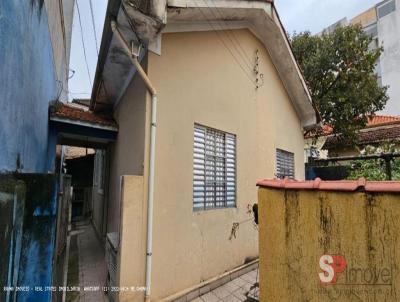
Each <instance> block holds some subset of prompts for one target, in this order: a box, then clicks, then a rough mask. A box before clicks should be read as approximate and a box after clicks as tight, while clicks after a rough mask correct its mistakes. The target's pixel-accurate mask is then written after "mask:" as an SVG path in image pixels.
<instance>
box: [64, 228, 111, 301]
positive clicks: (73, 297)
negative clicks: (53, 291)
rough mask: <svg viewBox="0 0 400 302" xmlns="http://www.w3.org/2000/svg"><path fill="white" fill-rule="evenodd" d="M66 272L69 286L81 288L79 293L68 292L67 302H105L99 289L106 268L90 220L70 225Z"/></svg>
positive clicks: (102, 252)
mask: <svg viewBox="0 0 400 302" xmlns="http://www.w3.org/2000/svg"><path fill="white" fill-rule="evenodd" d="M73 225H74V226H73V230H72V232H71V246H70V257H69V270H68V286H70V287H72V286H80V289H81V290H80V292H73V291H72V292H68V294H67V299H66V301H69V302H74V301H79V302H92V301H93V302H101V301H108V298H107V296H106V294H105V293H104V292H103V290H102V286H105V284H106V277H107V269H106V263H105V254H104V247H103V246H102V244H101V242H100V241H99V239H98V237H97V236H96V233H95V230H94V228H93V226H92V224H91V223H90V222H89V221H81V222H77V223H74V224H73Z"/></svg>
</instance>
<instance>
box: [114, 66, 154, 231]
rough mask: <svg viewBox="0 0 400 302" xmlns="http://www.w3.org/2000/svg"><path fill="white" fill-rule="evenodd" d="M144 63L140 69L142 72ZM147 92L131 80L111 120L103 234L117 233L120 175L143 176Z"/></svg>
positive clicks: (137, 80)
mask: <svg viewBox="0 0 400 302" xmlns="http://www.w3.org/2000/svg"><path fill="white" fill-rule="evenodd" d="M146 64H147V63H146V60H144V64H143V65H144V68H146ZM146 97H147V92H146V88H145V85H144V83H143V81H142V79H141V78H140V77H139V76H135V77H134V78H133V80H132V82H131V83H130V85H129V86H128V88H127V90H126V92H125V94H124V96H123V97H122V99H121V100H120V102H119V103H118V104H117V106H116V108H115V111H114V118H115V120H116V121H117V123H118V126H119V129H118V137H117V140H116V142H115V143H114V144H112V145H111V147H110V150H109V151H110V153H109V155H110V178H109V179H110V181H109V205H108V219H107V232H118V230H119V224H120V200H121V198H120V187H121V176H122V175H143V170H144V156H145V155H144V152H145V146H144V145H145V142H144V141H145V119H146Z"/></svg>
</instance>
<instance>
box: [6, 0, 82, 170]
mask: <svg viewBox="0 0 400 302" xmlns="http://www.w3.org/2000/svg"><path fill="white" fill-rule="evenodd" d="M73 7H74V0H63V1H55V0H29V1H28V0H23V1H21V0H19V1H1V2H0V12H1V17H0V40H1V41H2V42H1V43H0V66H1V70H0V108H1V113H2V118H1V119H0V141H1V142H2V144H0V172H7V171H16V170H17V171H20V172H30V173H45V172H46V173H47V172H49V171H53V170H54V158H55V156H54V152H55V142H54V141H52V140H51V139H49V138H50V137H51V134H50V133H49V125H48V109H49V102H51V101H55V100H62V101H66V100H67V92H68V72H69V69H68V67H69V52H70V44H71V27H72V17H73Z"/></svg>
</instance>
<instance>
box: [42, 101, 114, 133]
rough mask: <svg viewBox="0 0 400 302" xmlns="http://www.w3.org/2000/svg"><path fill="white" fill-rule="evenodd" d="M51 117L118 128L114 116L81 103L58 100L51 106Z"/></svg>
mask: <svg viewBox="0 0 400 302" xmlns="http://www.w3.org/2000/svg"><path fill="white" fill-rule="evenodd" d="M50 117H53V118H54V117H56V118H60V119H65V120H72V121H78V122H86V123H90V124H93V125H101V126H108V127H113V128H118V125H117V123H116V122H115V120H114V119H113V118H112V117H110V116H108V115H105V114H99V113H97V112H96V113H95V112H93V111H90V110H89V109H88V108H87V107H85V106H80V105H72V104H65V103H60V102H57V103H56V104H54V105H52V106H51V107H50Z"/></svg>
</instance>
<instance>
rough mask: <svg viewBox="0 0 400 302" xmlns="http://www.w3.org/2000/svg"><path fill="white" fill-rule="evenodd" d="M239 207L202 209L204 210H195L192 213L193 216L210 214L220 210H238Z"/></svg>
mask: <svg viewBox="0 0 400 302" xmlns="http://www.w3.org/2000/svg"><path fill="white" fill-rule="evenodd" d="M236 209H237V206H232V207H216V208H206V209H204V208H202V209H193V208H192V212H193V214H201V213H210V212H214V211H219V210H236Z"/></svg>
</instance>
